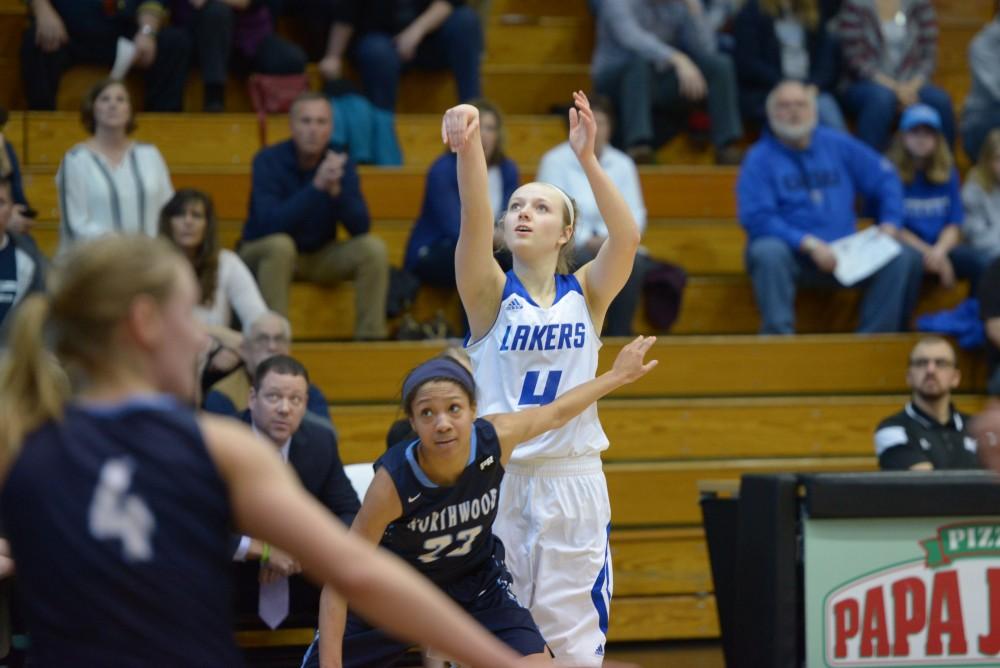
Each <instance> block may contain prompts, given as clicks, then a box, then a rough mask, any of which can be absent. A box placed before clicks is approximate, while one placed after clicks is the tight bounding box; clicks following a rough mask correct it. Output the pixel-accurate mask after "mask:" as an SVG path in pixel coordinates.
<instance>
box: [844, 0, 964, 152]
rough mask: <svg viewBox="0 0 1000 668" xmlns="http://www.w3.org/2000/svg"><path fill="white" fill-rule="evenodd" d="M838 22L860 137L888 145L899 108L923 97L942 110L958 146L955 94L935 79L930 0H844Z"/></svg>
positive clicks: (848, 97) (850, 106)
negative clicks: (952, 94)
mask: <svg viewBox="0 0 1000 668" xmlns="http://www.w3.org/2000/svg"><path fill="white" fill-rule="evenodd" d="M837 22H838V32H839V33H840V40H841V45H842V47H843V50H844V59H845V60H846V62H847V67H848V70H849V71H850V74H851V76H852V77H853V78H854V83H853V84H851V86H850V87H849V88H848V89H847V92H846V93H845V94H844V104H845V105H846V107H847V110H848V111H849V112H850V113H852V114H854V116H855V117H856V120H857V135H858V139H860V140H861V141H863V142H865V143H866V144H868V145H869V146H871V147H872V148H874V149H875V150H876V151H880V152H881V151H884V150H885V149H886V145H887V144H888V143H889V138H890V135H891V133H892V126H893V123H894V122H895V120H896V115H897V113H898V111H899V110H900V109H905V108H906V107H909V106H911V105H914V104H916V103H917V102H923V103H924V104H928V105H930V106H932V107H934V109H936V110H937V112H938V113H939V114H940V115H941V131H942V132H943V133H944V136H945V137H946V138H947V140H948V145H949V146H954V145H955V112H954V111H953V110H952V105H951V98H950V97H948V93H946V92H945V91H944V90H942V89H941V88H938V87H937V86H935V85H933V84H931V83H930V79H931V75H932V74H933V73H934V68H935V67H936V66H937V40H938V26H937V17H936V16H935V15H934V5H933V3H932V2H931V0H886V1H882V0H844V3H843V5H842V6H841V8H840V14H838V16H837Z"/></svg>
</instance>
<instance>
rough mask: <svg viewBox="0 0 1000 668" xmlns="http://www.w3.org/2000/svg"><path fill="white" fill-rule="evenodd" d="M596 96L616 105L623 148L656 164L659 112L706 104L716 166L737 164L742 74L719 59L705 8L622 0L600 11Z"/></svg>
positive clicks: (683, 1) (682, 0)
mask: <svg viewBox="0 0 1000 668" xmlns="http://www.w3.org/2000/svg"><path fill="white" fill-rule="evenodd" d="M591 75H592V76H593V79H594V88H595V89H596V90H597V92H598V93H600V94H601V95H604V96H606V97H608V98H610V99H611V100H612V101H613V102H614V103H615V105H616V107H617V110H618V117H619V119H620V120H621V126H622V128H621V129H622V139H621V143H622V145H623V147H624V149H625V151H626V152H627V153H628V154H629V155H630V156H632V158H633V159H635V161H636V162H639V163H642V162H651V161H652V158H653V142H654V133H653V114H654V110H658V109H665V108H677V107H682V106H686V105H688V104H697V103H700V102H703V101H704V102H706V103H707V107H708V116H709V118H710V119H711V126H712V129H711V136H712V143H713V144H714V146H715V151H716V161H717V162H719V163H720V164H737V163H738V162H739V158H740V151H739V148H738V147H737V146H736V142H737V141H738V140H739V139H740V137H741V136H742V135H743V126H742V125H741V123H740V114H739V101H738V99H737V89H736V73H735V71H734V69H733V63H732V61H731V60H730V58H729V56H728V55H726V54H722V53H717V52H716V49H715V36H714V35H713V34H712V29H711V28H710V27H709V25H708V22H707V21H706V20H705V16H704V13H703V12H702V9H701V5H700V4H699V0H668V1H667V2H658V1H656V0H618V1H616V2H606V3H604V4H602V5H601V10H600V16H599V18H598V21H597V45H596V47H595V49H594V57H593V61H592V63H591Z"/></svg>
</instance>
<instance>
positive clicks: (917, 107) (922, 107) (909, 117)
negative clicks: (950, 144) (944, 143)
mask: <svg viewBox="0 0 1000 668" xmlns="http://www.w3.org/2000/svg"><path fill="white" fill-rule="evenodd" d="M921 125H926V126H927V127H929V128H934V129H935V130H937V131H938V132H941V114H939V113H938V112H937V110H935V109H934V107H931V106H928V105H926V104H914V105H911V106H909V107H907V108H906V110H905V111H904V112H903V117H902V118H900V119H899V129H900V130H904V131H905V130H912V129H913V128H915V127H919V126H921Z"/></svg>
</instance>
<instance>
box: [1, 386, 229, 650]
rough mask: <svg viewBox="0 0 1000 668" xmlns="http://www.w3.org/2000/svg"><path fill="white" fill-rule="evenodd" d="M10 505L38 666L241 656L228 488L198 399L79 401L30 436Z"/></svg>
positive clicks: (7, 485) (6, 516) (6, 517)
mask: <svg viewBox="0 0 1000 668" xmlns="http://www.w3.org/2000/svg"><path fill="white" fill-rule="evenodd" d="M0 508H2V514H3V523H4V527H5V528H6V530H7V536H8V538H9V539H10V541H11V547H12V549H13V552H14V558H15V560H16V563H17V579H18V584H19V586H20V588H21V589H22V591H23V594H24V595H23V596H22V599H23V601H24V605H25V613H26V618H27V623H28V630H29V633H30V635H31V650H30V652H31V655H32V658H33V660H34V661H35V662H37V665H40V666H64V665H65V666H70V665H73V666H112V667H115V666H233V665H240V664H241V663H242V662H241V660H240V657H239V654H238V652H237V650H236V647H235V644H234V642H233V635H232V620H231V614H230V605H231V601H230V590H229V566H230V557H231V550H230V547H229V536H230V527H231V512H230V506H229V500H228V494H227V490H226V485H225V483H224V482H223V480H222V479H221V478H220V476H219V473H218V470H217V469H216V467H215V464H214V462H213V461H212V459H211V457H210V455H209V453H208V451H207V450H206V448H205V443H204V440H203V438H202V435H201V432H200V430H199V428H198V425H197V423H196V421H195V418H194V414H193V413H192V412H191V411H190V410H189V409H187V408H184V407H182V406H180V405H179V404H177V403H176V402H175V401H174V400H173V399H171V398H167V397H164V396H143V397H134V398H132V399H130V400H127V401H125V402H122V403H118V404H113V405H101V406H93V405H88V406H82V405H73V404H71V405H70V406H68V407H67V409H66V413H65V416H64V418H63V419H62V420H60V421H59V422H49V423H46V424H45V425H43V426H42V427H41V428H39V429H38V430H36V431H35V432H34V433H32V434H30V435H29V436H28V437H27V438H26V439H25V442H24V444H23V446H22V449H21V451H20V454H19V455H18V457H17V459H16V461H15V462H14V463H13V465H12V466H11V469H10V472H9V474H8V477H7V479H6V481H5V482H4V486H3V491H2V493H0Z"/></svg>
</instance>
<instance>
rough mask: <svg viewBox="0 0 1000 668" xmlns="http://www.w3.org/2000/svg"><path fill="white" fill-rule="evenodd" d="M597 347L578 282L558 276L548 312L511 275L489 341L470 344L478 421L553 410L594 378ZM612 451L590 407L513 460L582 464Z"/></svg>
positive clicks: (526, 445)
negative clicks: (580, 461) (562, 397)
mask: <svg viewBox="0 0 1000 668" xmlns="http://www.w3.org/2000/svg"><path fill="white" fill-rule="evenodd" d="M600 348H601V341H600V339H599V338H598V335H597V332H595V331H594V326H593V324H592V323H591V321H590V311H589V310H588V308H587V301H586V299H584V297H583V289H582V288H581V287H580V282H579V281H577V280H576V277H575V276H573V275H572V274H557V275H556V299H555V302H554V303H553V304H552V306H551V307H549V308H547V309H546V308H541V307H540V306H538V304H536V303H535V301H534V300H533V299H532V298H531V296H530V295H529V294H528V291H527V290H525V288H524V286H523V285H521V281H520V280H518V278H517V276H515V275H514V272H513V271H510V272H507V283H506V285H505V286H504V291H503V298H502V299H501V300H500V312H499V313H498V314H497V319H496V322H494V323H493V327H492V328H491V329H490V331H489V332H488V333H487V334H486V336H484V337H483V338H481V339H479V340H478V341H476V342H475V343H471V344H469V345H468V352H469V357H470V358H472V368H473V373H474V375H475V378H476V387H477V390H476V392H477V399H476V400H477V404H478V411H479V415H491V414H494V413H510V412H513V411H517V410H521V409H523V408H531V407H533V406H539V405H544V404H548V403H551V402H552V401H553V400H554V399H555V398H556V397H558V396H559V395H561V394H563V393H564V392H566V391H567V390H570V389H572V388H574V387H576V386H577V385H580V384H581V383H585V382H586V381H588V380H591V379H592V378H594V375H595V374H596V373H597V352H598V351H599V350H600ZM607 447H608V437H607V436H605V435H604V429H602V428H601V423H600V421H599V420H598V418H597V406H596V405H592V406H590V407H588V408H587V409H586V410H585V411H584V412H583V413H581V414H580V415H578V416H577V417H575V418H573V419H572V420H570V421H569V422H568V423H567V424H566V425H565V426H563V427H562V428H561V429H556V430H553V431H550V432H546V433H544V434H542V435H541V436H538V437H537V438H534V439H532V440H530V441H527V442H526V443H524V444H522V445H519V446H518V447H517V448H516V449H515V450H514V454H513V456H512V457H511V461H512V462H515V463H517V462H527V461H531V460H534V459H540V458H544V459H552V458H566V457H579V456H581V455H588V454H596V453H599V452H601V451H602V450H605V449H606V448H607Z"/></svg>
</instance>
